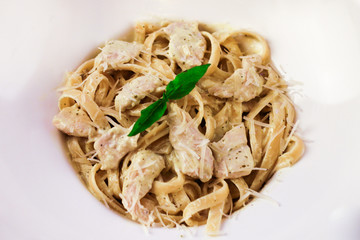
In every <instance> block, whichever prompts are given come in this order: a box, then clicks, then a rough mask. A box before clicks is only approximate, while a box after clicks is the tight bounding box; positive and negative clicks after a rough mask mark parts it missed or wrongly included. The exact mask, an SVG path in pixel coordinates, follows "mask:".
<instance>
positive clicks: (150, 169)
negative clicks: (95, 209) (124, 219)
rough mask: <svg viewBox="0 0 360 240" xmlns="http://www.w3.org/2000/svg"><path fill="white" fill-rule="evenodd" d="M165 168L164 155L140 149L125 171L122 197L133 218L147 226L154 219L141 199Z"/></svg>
mask: <svg viewBox="0 0 360 240" xmlns="http://www.w3.org/2000/svg"><path fill="white" fill-rule="evenodd" d="M164 168H165V161H164V159H163V157H162V156H161V155H158V154H156V153H154V152H152V151H150V150H140V151H138V152H137V153H135V154H134V155H133V156H132V157H131V165H130V167H129V168H128V169H126V170H125V172H124V173H123V177H124V182H123V191H122V194H121V195H122V196H121V197H122V202H123V204H124V207H125V208H126V210H127V211H128V212H129V213H130V214H131V216H132V218H133V220H138V221H139V222H140V223H142V224H144V225H147V226H149V225H150V224H151V223H152V222H153V221H154V219H153V217H152V215H151V211H150V210H149V209H148V208H146V207H145V206H144V205H142V204H141V202H140V200H141V199H142V198H143V197H144V196H145V195H146V194H147V193H148V192H149V191H150V189H151V187H152V184H153V181H154V179H155V178H156V177H157V176H158V175H159V174H160V172H161V171H162V170H163V169H164Z"/></svg>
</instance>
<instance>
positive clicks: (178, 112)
mask: <svg viewBox="0 0 360 240" xmlns="http://www.w3.org/2000/svg"><path fill="white" fill-rule="evenodd" d="M167 121H168V123H169V128H170V133H169V140H170V143H171V145H172V146H173V148H174V152H175V156H176V158H173V159H175V160H174V165H175V167H177V168H178V169H179V170H180V171H181V172H182V173H184V174H186V175H189V176H191V177H193V178H199V179H200V180H201V181H203V182H206V181H209V180H210V178H211V177H212V174H213V164H214V157H213V155H212V152H211V149H210V148H209V147H208V143H209V140H208V139H207V138H205V136H204V135H203V134H202V133H201V132H200V131H199V129H198V128H197V127H196V126H195V125H194V121H193V119H192V118H191V116H190V115H189V113H187V112H185V111H184V110H183V109H181V108H180V107H178V105H177V104H175V103H171V104H170V107H169V114H168V119H167Z"/></svg>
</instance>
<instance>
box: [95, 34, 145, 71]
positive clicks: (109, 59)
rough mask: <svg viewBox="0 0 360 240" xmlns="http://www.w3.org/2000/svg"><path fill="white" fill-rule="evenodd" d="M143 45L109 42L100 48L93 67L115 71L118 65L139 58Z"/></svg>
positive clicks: (116, 41)
mask: <svg viewBox="0 0 360 240" xmlns="http://www.w3.org/2000/svg"><path fill="white" fill-rule="evenodd" d="M143 49H144V45H143V44H140V43H137V42H131V43H130V42H125V41H121V40H111V41H109V42H107V43H106V45H105V47H103V48H102V50H101V53H99V55H97V56H96V58H95V66H96V67H99V66H102V67H103V69H104V71H105V70H107V69H117V68H118V66H119V65H120V64H123V63H127V62H129V61H130V60H131V59H134V58H136V57H137V56H139V54H140V52H141V51H142V50H143Z"/></svg>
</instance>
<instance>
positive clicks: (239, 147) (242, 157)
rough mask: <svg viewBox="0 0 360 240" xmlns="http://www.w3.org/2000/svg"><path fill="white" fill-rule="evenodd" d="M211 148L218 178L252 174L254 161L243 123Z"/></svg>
mask: <svg viewBox="0 0 360 240" xmlns="http://www.w3.org/2000/svg"><path fill="white" fill-rule="evenodd" d="M211 147H212V149H213V150H214V155H215V164H214V166H215V176H216V177H217V178H238V177H241V176H246V175H249V174H250V172H251V170H252V169H253V167H254V160H253V157H252V155H251V152H250V148H249V146H248V145H247V139H246V133H245V127H244V124H243V123H242V124H241V125H239V126H236V127H233V128H232V129H231V130H230V131H228V132H227V133H226V134H225V135H224V137H223V138H222V139H221V140H220V141H218V142H216V143H212V144H211Z"/></svg>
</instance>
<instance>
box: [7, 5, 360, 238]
mask: <svg viewBox="0 0 360 240" xmlns="http://www.w3.org/2000/svg"><path fill="white" fill-rule="evenodd" d="M150 16H162V17H173V18H183V19H195V20H200V21H205V22H209V23H229V24H231V25H232V26H234V27H235V28H238V27H239V28H248V29H252V30H254V31H257V32H259V33H261V34H263V35H264V36H265V37H266V38H267V39H268V41H269V43H270V45H271V48H272V57H273V59H274V60H275V62H276V63H278V64H280V65H281V66H282V68H283V69H285V70H286V72H287V73H288V74H289V76H291V79H293V80H296V81H299V82H302V83H303V86H302V89H303V91H302V94H303V97H296V99H295V100H296V102H297V103H298V104H299V106H300V108H301V109H302V112H300V114H299V119H300V128H301V134H302V136H304V138H305V139H306V140H308V142H307V150H306V154H305V156H304V157H303V159H302V160H301V161H300V162H299V163H298V164H296V166H294V167H293V168H291V169H289V170H286V171H284V172H282V173H281V174H280V175H279V176H278V177H277V178H276V180H274V181H273V182H272V183H271V185H270V186H268V187H267V189H266V190H265V193H267V194H268V195H270V196H271V197H272V198H274V199H275V200H277V201H278V202H280V204H281V206H280V207H277V206H275V205H273V204H271V203H269V202H266V201H263V200H259V201H256V202H254V203H253V204H251V206H249V207H247V208H245V209H244V210H242V211H240V212H239V213H238V214H235V217H232V218H231V219H230V220H226V222H225V224H224V225H223V228H222V232H223V233H224V234H225V235H223V236H222V237H219V238H218V239H225V238H226V239H240V238H241V239H270V240H271V239H276V240H282V239H284V240H285V239H349V240H353V239H360V233H359V226H360V187H359V186H358V185H359V182H360V174H359V169H360V159H359V154H358V149H359V147H360V140H359V139H360V138H359V136H360V125H359V123H360V113H359V106H360V79H359V75H358V71H359V69H360V61H359V56H360V29H359V26H360V17H359V16H360V2H359V1H350V0H349V1H340V0H339V1H319V0H318V1H297V0H293V1H285V0H283V1H281V0H277V1H260V0H257V1H230V0H221V1H195V0H182V1H176V0H156V1H146V0H132V1H118V0H113V1H85V0H82V1H73V0H68V1H60V0H59V1H23V2H19V1H18V2H17V1H7V2H5V1H1V2H0V27H1V29H0V30H1V31H0V35H1V37H0V50H1V51H0V52H1V57H0V66H1V68H0V71H1V72H0V76H1V78H0V84H1V85H0V86H1V91H0V110H1V114H0V132H1V135H0V169H1V174H0V187H1V189H0V190H1V193H0V239H20V240H22V239H40V240H42V239H44V240H47V239H87V240H91V239H108V240H111V239H130V238H132V239H135V237H138V238H143V237H144V236H145V234H144V231H143V230H142V228H141V227H139V226H138V225H137V224H134V223H131V222H129V221H127V220H124V219H123V218H122V217H120V216H118V215H116V214H114V213H113V212H111V211H109V210H107V209H106V208H105V207H104V206H103V205H102V204H101V203H99V202H98V201H97V200H96V199H95V198H94V197H92V196H91V195H90V193H88V192H87V190H86V189H85V188H84V187H83V185H82V184H81V183H80V181H79V180H78V178H77V176H76V175H75V173H74V172H73V170H72V168H71V166H70V165H69V164H68V162H67V160H66V159H65V157H64V154H63V151H62V149H61V144H60V142H59V138H58V135H57V132H56V130H55V129H54V128H53V127H52V125H51V119H52V116H53V115H54V114H55V113H56V111H57V106H56V105H57V94H56V93H55V88H56V87H57V86H58V85H60V83H61V81H62V76H63V75H64V72H65V70H72V69H74V68H75V67H76V66H77V65H78V64H80V63H81V62H82V61H83V60H85V59H86V57H87V55H88V54H89V53H90V52H91V51H92V50H93V49H94V48H96V47H97V46H98V45H100V44H101V43H103V42H104V41H105V40H108V39H110V38H113V37H116V36H120V35H121V34H122V33H124V32H126V31H127V30H128V29H129V28H130V27H131V24H132V23H133V22H135V21H136V20H139V19H143V18H149V17H150ZM203 230H204V228H199V229H198V230H196V229H192V230H191V231H193V232H195V237H197V238H207V237H206V236H205V235H204V232H203ZM150 232H151V234H150V236H149V237H148V238H149V239H157V240H159V239H169V237H171V238H173V239H177V238H179V237H180V234H183V235H185V236H186V235H189V234H188V233H186V232H185V233H181V232H179V231H177V230H174V229H172V230H166V229H151V230H150Z"/></svg>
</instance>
